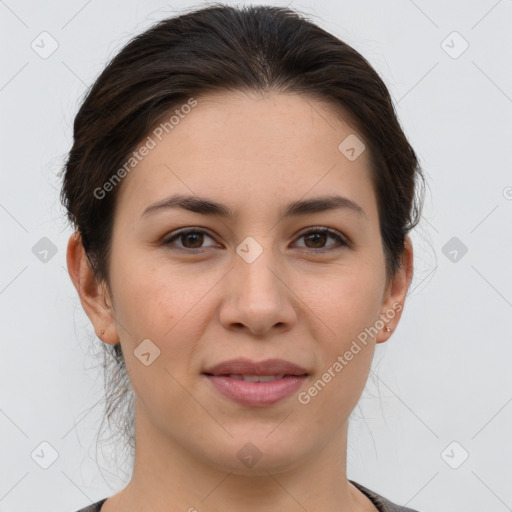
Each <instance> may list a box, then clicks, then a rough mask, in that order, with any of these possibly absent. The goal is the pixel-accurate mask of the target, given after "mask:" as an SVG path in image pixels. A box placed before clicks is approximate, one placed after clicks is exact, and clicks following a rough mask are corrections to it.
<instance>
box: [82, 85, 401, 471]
mask: <svg viewBox="0 0 512 512" xmlns="http://www.w3.org/2000/svg"><path fill="white" fill-rule="evenodd" d="M196 99H197V101H198V103H197V106H195V107H194V108H192V109H191V111H190V112H189V113H188V114H187V115H185V116H183V117H182V118H181V117H180V120H179V123H178V124H175V125H174V127H173V129H172V130H170V131H169V133H166V132H165V131H163V134H161V133H160V132H158V133H159V138H157V137H156V136H155V135H151V136H152V139H153V142H155V144H154V147H152V148H151V149H150V150H149V151H148V152H147V155H146V156H144V158H142V160H141V161H140V162H139V163H138V164H137V166H136V167H135V168H134V169H133V170H131V171H130V173H129V174H128V175H127V176H126V177H125V178H124V180H123V182H122V184H121V185H118V186H120V187H121V188H120V190H119V195H118V201H117V208H116V212H115V222H114V228H113V238H112V253H111V259H110V268H109V270H110V284H111V293H112V296H111V297H110V299H109V301H110V302H109V301H107V302H108V303H109V306H110V307H111V309H109V315H110V317H109V318H110V324H108V325H106V323H105V322H107V319H106V318H107V317H106V316H105V315H103V316H100V315H94V314H90V316H91V319H92V320H93V322H95V325H96V326H97V328H98V332H99V330H101V329H105V327H107V329H108V331H107V335H105V336H107V337H108V341H107V342H115V341H118V340H120V342H121V345H122V349H123V353H124V356H125V360H126V366H127V369H128V372H129V376H130V380H131V382H132V386H133V388H134V391H135V394H136V410H137V422H138V424H137V428H138V429H142V428H143V429H144V430H145V431H146V432H151V435H152V436H153V437H152V438H153V439H158V440H159V443H160V446H168V447H169V449H173V450H180V449H181V450H184V451H186V452H187V453H189V454H191V455H192V456H194V457H195V458H196V459H197V460H202V461H205V462H207V463H211V464H214V465H215V466H217V467H221V468H223V469H226V470H229V471H232V472H238V473H243V472H246V471H252V472H253V474H254V473H255V472H257V471H261V472H265V471H267V470H269V469H270V468H272V469H273V470H274V471H276V470H285V469H287V468H291V467H293V466H294V465H297V464H300V463H303V462H304V461H306V460H308V459H311V458H313V457H316V456H318V454H320V453H322V451H324V450H326V449H327V447H328V446H329V445H334V444H335V443H336V442H337V441H338V440H340V438H341V437H342V436H343V432H344V427H345V426H346V422H347V419H348V417H349V415H350V413H351V411H352V410H353V408H354V407H355V405H356V403H357V401H358V400H359V397H360V395H361V393H362V391H363V388H364V385H365V382H366V379H367V376H368V372H369V369H370V364H371V360H372V356H373V352H374V347H375V343H377V342H380V341H385V339H387V337H389V334H388V333H386V332H385V328H383V326H385V325H390V326H391V327H392V328H395V327H396V324H397V322H398V319H399V317H400V310H401V305H400V302H401V303H402V304H403V300H404V298H405V293H406V290H407V287H408V284H409V280H408V279H409V277H407V276H405V277H404V276H403V275H402V274H400V273H399V274H398V277H397V279H396V280H395V281H387V279H386V273H385V259H384V253H383V248H382V240H381V237H380V232H379V218H378V212H377V202H376V196H375V193H374V190H373V187H372V183H371V177H370V159H369V154H368V150H364V151H363V152H362V153H361V154H360V155H359V156H358V157H357V158H355V159H354V158H353V156H354V155H353V154H352V153H353V152H350V150H349V151H348V153H347V152H346V151H345V153H344V152H342V151H340V149H339V145H340V143H341V142H342V141H344V140H345V139H346V138H347V137H348V136H351V135H352V136H353V135H356V136H357V137H359V139H360V140H361V141H362V136H361V135H358V134H357V133H356V132H355V131H354V129H353V128H352V127H351V126H350V125H349V124H348V123H347V122H346V121H344V120H342V119H341V118H340V116H339V115H337V114H336V113H335V112H334V110H333V108H332V107H329V106H327V105H324V104H322V103H320V102H318V100H315V99H312V98H305V97H302V96H300V95H291V94H289V95H285V94H277V93H272V94H267V95H264V96H259V95H247V94H242V93H230V94H224V95H221V94H216V95H208V96H205V97H201V98H200V97H198V98H196ZM168 117H169V116H168ZM159 139H161V140H159ZM349 140H350V139H349ZM143 143H147V140H145V141H143ZM150 145H151V146H153V144H152V143H150ZM141 146H142V145H141ZM357 151H358V147H356V155H357ZM347 155H348V156H351V158H348V157H347ZM178 195H180V196H190V198H191V199H190V200H189V201H188V202H183V203H182V206H179V205H177V204H176V202H175V203H174V204H167V206H163V205H162V202H164V201H165V200H166V199H168V198H169V197H171V196H174V198H175V199H176V197H177V196H178ZM334 196H338V199H337V200H332V202H331V203H330V204H327V205H326V204H323V203H320V202H316V203H315V202H311V203H307V202H310V201H313V200H314V199H317V198H322V199H324V200H326V203H329V198H333V197H334ZM340 197H341V198H344V199H339V198H340ZM200 199H201V200H207V201H210V202H214V203H217V206H219V205H220V206H219V208H218V209H216V208H214V207H213V206H212V205H209V206H208V208H206V207H204V204H203V205H202V207H201V203H200V202H199V201H198V200H200ZM298 202H305V203H304V204H303V205H302V208H301V207H297V205H298ZM158 203H160V206H157V205H158ZM294 204H295V206H296V208H295V209H294V210H292V211H288V210H289V209H290V208H289V207H290V205H294ZM308 204H309V207H308ZM322 204H323V206H322ZM299 206H300V205H299ZM223 210H226V211H227V212H231V213H232V214H233V215H232V216H229V215H224V214H223V213H226V212H223ZM185 228H186V229H187V230H188V233H179V231H180V230H183V229H185ZM326 230H327V231H326ZM101 322H103V324H102V325H100V323H101ZM107 323H108V322H107ZM144 340H146V341H144ZM233 359H244V360H245V361H246V362H247V361H249V362H262V361H265V360H269V359H280V360H283V361H287V362H289V363H292V364H294V365H296V366H297V367H300V369H301V370H300V371H299V370H297V371H295V372H294V371H293V369H288V370H287V369H286V368H285V369H283V368H281V367H279V366H277V367H271V368H270V369H267V370H268V371H267V372H266V373H272V374H274V375H275V374H285V375H287V376H285V377H282V378H280V379H277V380H275V381H274V382H245V381H240V378H239V377H228V376H226V375H225V374H226V373H227V374H232V375H237V376H238V375H241V374H250V373H254V372H253V371H251V369H250V367H247V368H245V367H231V368H227V369H226V368H224V369H223V371H224V377H222V376H220V373H222V372H220V371H219V373H218V374H216V375H215V376H214V375H207V373H210V372H208V370H211V369H212V367H213V366H215V365H217V364H219V363H222V362H225V361H228V360H233ZM214 373H215V372H214ZM263 373H265V372H263ZM293 373H295V374H296V375H295V376H290V375H291V374H293ZM304 374H305V375H304ZM258 386H260V387H259V388H258ZM265 397H266V398H265ZM247 443H252V444H251V445H248V444H247ZM247 454H249V455H253V456H254V455H256V456H258V454H262V455H263V457H262V458H261V460H260V461H259V462H258V464H257V465H256V466H254V467H253V468H251V469H248V466H247V464H245V463H244V460H245V459H244V458H243V456H244V455H247Z"/></svg>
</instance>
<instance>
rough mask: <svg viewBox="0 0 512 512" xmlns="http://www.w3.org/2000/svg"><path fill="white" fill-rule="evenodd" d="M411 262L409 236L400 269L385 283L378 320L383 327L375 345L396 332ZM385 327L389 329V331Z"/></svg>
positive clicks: (411, 252)
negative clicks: (379, 319)
mask: <svg viewBox="0 0 512 512" xmlns="http://www.w3.org/2000/svg"><path fill="white" fill-rule="evenodd" d="M413 262H414V254H413V245H412V241H411V238H410V237H409V235H406V236H405V239H404V251H403V254H402V259H401V263H400V267H399V268H398V270H397V271H396V273H395V275H394V276H393V277H392V278H391V279H390V281H389V282H388V283H387V286H386V291H385V293H384V297H383V301H382V307H381V312H380V318H381V319H382V320H383V322H384V324H385V326H384V327H383V328H382V330H381V332H379V334H378V335H377V337H376V342H377V343H383V342H384V341H387V340H388V339H389V338H390V336H391V333H392V332H394V331H395V330H396V327H397V325H398V322H399V321H400V317H401V316H402V311H403V309H404V304H405V299H406V296H407V291H408V290H409V286H410V284H411V281H412V275H413ZM387 327H389V331H388V329H387Z"/></svg>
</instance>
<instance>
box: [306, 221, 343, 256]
mask: <svg viewBox="0 0 512 512" xmlns="http://www.w3.org/2000/svg"><path fill="white" fill-rule="evenodd" d="M301 238H304V240H305V241H306V244H311V245H305V246H303V247H305V248H306V249H307V250H310V251H313V252H323V251H325V250H326V248H325V245H324V244H325V243H326V241H327V239H328V238H334V239H335V240H336V242H337V243H338V247H340V246H341V247H345V246H347V247H348V246H349V244H348V242H347V241H345V240H344V239H343V238H342V237H341V236H340V234H339V233H338V232H337V231H334V230H332V229H329V228H325V227H315V228H313V229H310V230H309V231H306V232H305V233H303V234H302V235H301V236H300V237H299V239H301ZM332 245H335V246H336V244H330V245H329V246H327V250H331V249H329V247H331V248H332Z"/></svg>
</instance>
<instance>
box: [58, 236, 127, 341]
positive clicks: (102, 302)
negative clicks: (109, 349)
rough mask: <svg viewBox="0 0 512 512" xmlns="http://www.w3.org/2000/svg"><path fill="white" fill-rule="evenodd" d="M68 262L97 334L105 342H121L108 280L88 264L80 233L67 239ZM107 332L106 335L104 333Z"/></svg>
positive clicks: (69, 270) (70, 272) (71, 275)
mask: <svg viewBox="0 0 512 512" xmlns="http://www.w3.org/2000/svg"><path fill="white" fill-rule="evenodd" d="M66 262H67V266H68V272H69V276H70V277H71V281H72V282H73V284H74V286H75V288H76V290H77V292H78V295H79V297H80V302H81V303H82V307H83V308H84V311H85V312H86V314H87V316H88V317H89V319H90V320H91V323H92V324H93V326H94V330H95V332H96V336H98V338H100V339H101V340H102V341H104V342H105V343H109V344H115V343H119V335H118V332H117V326H116V321H115V316H114V309H113V307H112V300H111V297H110V294H109V292H108V287H107V286H106V283H99V282H98V280H97V279H96V276H95V275H94V272H93V270H92V269H91V266H90V264H89V260H88V258H87V255H86V253H85V249H84V247H83V245H82V240H81V237H80V234H79V233H78V232H75V233H73V234H72V235H71V236H70V238H69V241H68V247H67V255H66ZM101 331H104V334H101Z"/></svg>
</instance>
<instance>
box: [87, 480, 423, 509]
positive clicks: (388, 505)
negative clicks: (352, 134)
mask: <svg viewBox="0 0 512 512" xmlns="http://www.w3.org/2000/svg"><path fill="white" fill-rule="evenodd" d="M349 482H350V483H351V484H353V485H355V486H356V487H357V488H358V489H359V490H360V491H361V492H362V493H363V494H365V495H366V496H367V497H368V498H369V499H370V501H371V502H372V503H373V504H374V505H375V507H377V510H378V511H379V512H418V511H417V510H414V509H412V508H406V507H401V506H400V505H396V504H395V503H392V502H391V501H389V500H387V499H386V498H384V497H383V496H381V495H380V494H377V493H376V492H373V491H371V490H370V489H368V488H366V487H364V486H363V485H361V484H358V483H357V482H354V481H353V480H349ZM105 501H107V498H103V499H102V500H100V501H97V502H96V503H93V504H92V505H89V506H88V507H85V508H82V509H80V510H78V511H77V512H100V510H101V506H102V505H103V503H105Z"/></svg>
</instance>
